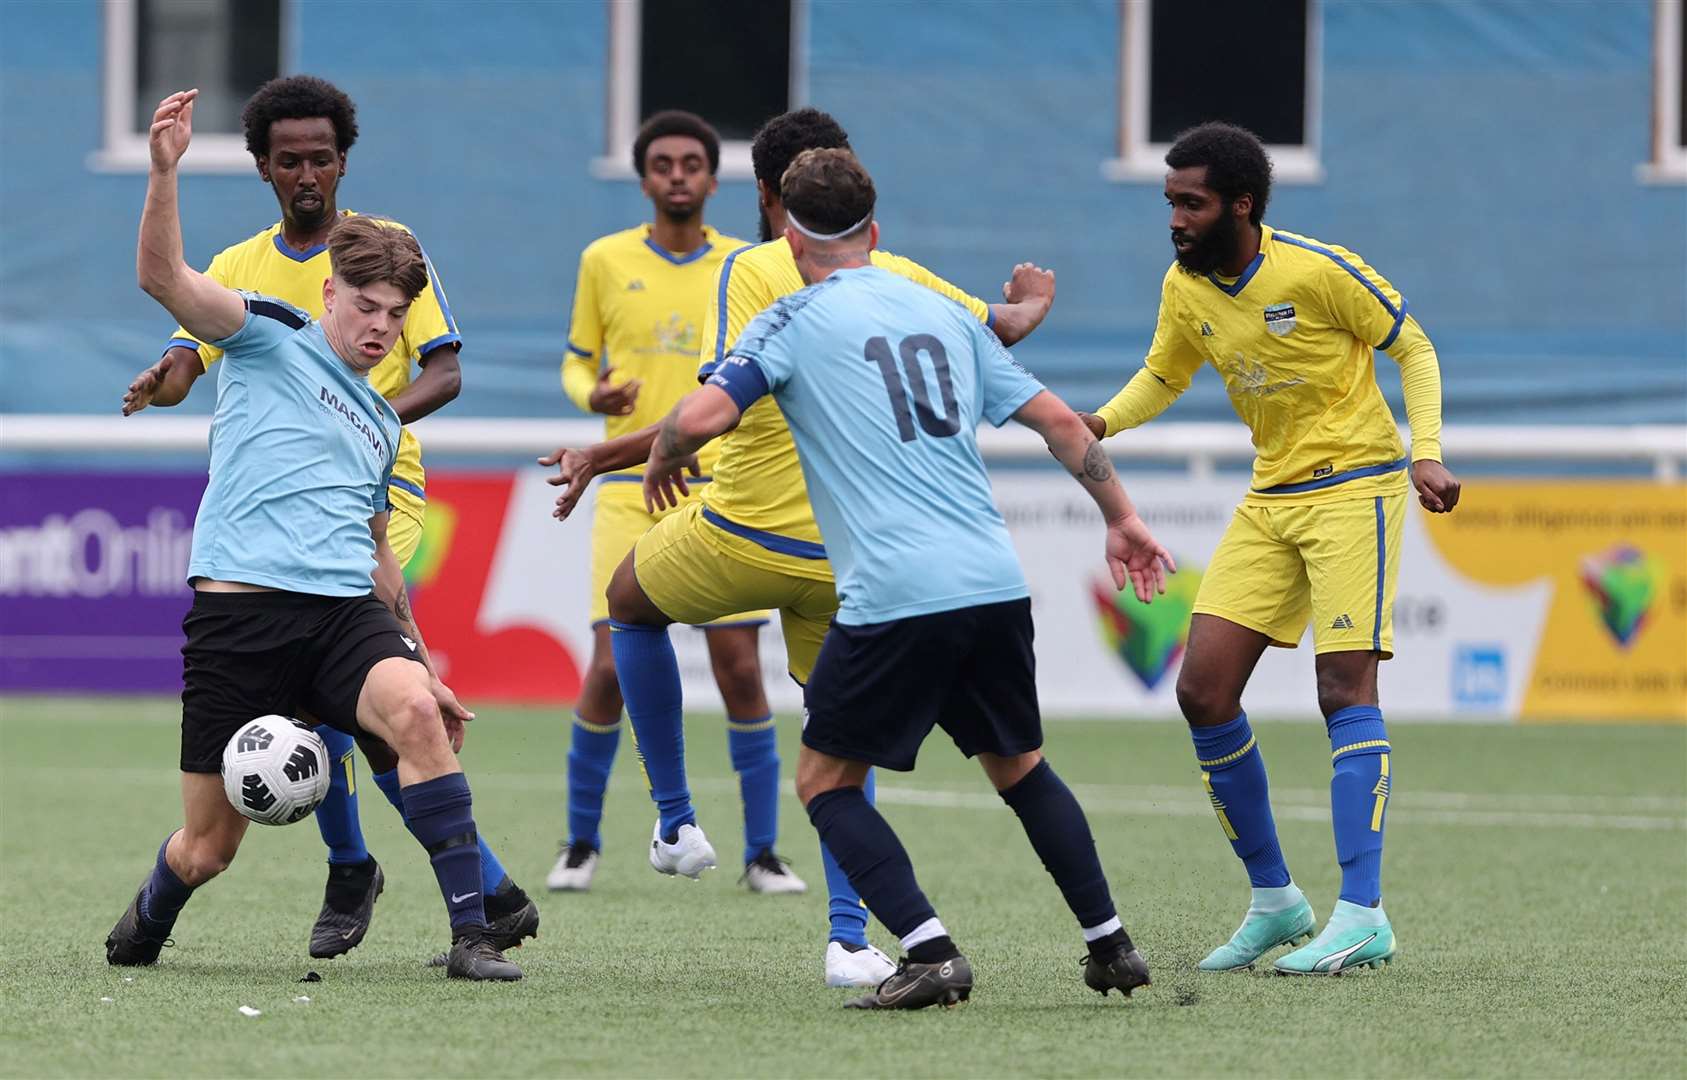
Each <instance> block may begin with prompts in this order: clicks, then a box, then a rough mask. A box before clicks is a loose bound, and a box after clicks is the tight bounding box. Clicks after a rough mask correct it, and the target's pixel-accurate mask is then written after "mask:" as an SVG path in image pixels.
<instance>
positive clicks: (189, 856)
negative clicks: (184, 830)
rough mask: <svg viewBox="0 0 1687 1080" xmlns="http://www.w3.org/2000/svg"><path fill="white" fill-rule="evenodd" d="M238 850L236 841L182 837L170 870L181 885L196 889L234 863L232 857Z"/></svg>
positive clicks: (238, 845)
mask: <svg viewBox="0 0 1687 1080" xmlns="http://www.w3.org/2000/svg"><path fill="white" fill-rule="evenodd" d="M239 849H240V842H239V840H238V839H235V840H232V841H231V840H230V839H229V838H227V837H222V836H218V835H215V834H212V835H208V836H184V837H183V838H182V844H181V848H180V850H179V851H178V852H177V857H178V859H179V860H180V865H179V866H178V865H176V860H171V866H170V869H171V870H172V871H174V872H175V875H176V876H177V877H179V878H181V879H182V884H184V885H187V886H189V887H193V888H197V887H198V886H200V885H203V884H205V883H206V882H207V881H210V880H211V879H212V878H214V877H216V876H217V875H218V874H220V873H222V872H223V871H224V870H227V869H228V868H229V864H230V863H232V862H234V855H235V852H237V851H238V850H239Z"/></svg>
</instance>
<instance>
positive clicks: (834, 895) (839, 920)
mask: <svg viewBox="0 0 1687 1080" xmlns="http://www.w3.org/2000/svg"><path fill="white" fill-rule="evenodd" d="M876 772H877V770H875V769H868V770H867V783H866V785H865V786H864V787H863V788H862V789H861V791H862V794H864V795H865V796H866V797H867V801H868V802H869V803H871V802H876V801H877V799H876V797H875V796H876V795H877V793H878V780H877V778H876V777H875V775H874V774H875V773H876ZM820 868H821V870H822V871H824V872H825V874H826V893H827V896H828V897H829V899H828V901H827V909H826V910H827V918H828V919H829V920H830V922H831V932H830V933H829V934H828V935H827V940H829V941H841V942H843V943H844V944H845V945H860V946H865V945H866V944H867V905H866V904H863V903H862V902H861V894H860V893H857V892H856V891H855V886H853V885H851V884H850V883H849V875H848V874H846V873H844V872H843V867H841V866H839V865H838V860H836V859H834V858H833V857H832V849H831V848H829V847H827V846H826V841H825V840H824V839H822V840H821V841H820Z"/></svg>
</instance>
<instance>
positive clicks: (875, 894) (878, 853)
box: [808, 787, 937, 938]
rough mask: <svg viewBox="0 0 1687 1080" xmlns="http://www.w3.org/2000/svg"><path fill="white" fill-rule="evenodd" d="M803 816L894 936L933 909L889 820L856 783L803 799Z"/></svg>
mask: <svg viewBox="0 0 1687 1080" xmlns="http://www.w3.org/2000/svg"><path fill="white" fill-rule="evenodd" d="M808 819H809V820H810V821H811V822H813V823H814V828H815V830H816V831H818V832H819V833H820V841H821V843H823V844H825V845H826V846H827V848H829V849H830V850H831V852H832V855H833V857H834V858H836V859H837V861H838V865H839V866H840V867H842V868H843V872H844V873H845V874H846V875H848V877H849V883H850V884H851V885H853V886H854V887H855V890H856V891H857V892H859V893H860V894H861V898H862V899H863V900H865V901H866V902H867V908H868V910H870V911H872V913H873V915H874V917H875V918H877V919H878V920H879V921H880V922H881V923H884V924H885V927H886V928H887V929H888V930H890V932H891V933H893V934H895V935H896V936H897V937H898V938H901V937H904V936H906V935H908V934H910V933H912V932H913V930H914V929H915V928H916V927H918V926H919V925H920V924H921V923H924V922H925V921H926V920H928V919H930V920H936V918H937V912H935V911H934V910H932V906H931V902H930V901H929V900H927V899H926V896H925V893H923V892H921V891H920V885H919V882H917V881H915V880H914V865H913V863H911V862H909V861H908V852H907V851H905V850H903V847H902V841H900V840H898V839H897V838H896V833H895V831H893V830H892V829H891V827H890V823H889V822H888V821H886V820H885V819H884V818H883V817H881V816H880V814H879V812H878V811H877V810H875V809H873V804H872V803H870V802H868V801H867V796H866V794H865V793H863V792H862V790H861V789H860V788H853V787H844V788H834V789H833V790H831V791H825V792H822V793H820V794H819V795H816V796H815V797H814V798H813V799H810V800H809V803H808Z"/></svg>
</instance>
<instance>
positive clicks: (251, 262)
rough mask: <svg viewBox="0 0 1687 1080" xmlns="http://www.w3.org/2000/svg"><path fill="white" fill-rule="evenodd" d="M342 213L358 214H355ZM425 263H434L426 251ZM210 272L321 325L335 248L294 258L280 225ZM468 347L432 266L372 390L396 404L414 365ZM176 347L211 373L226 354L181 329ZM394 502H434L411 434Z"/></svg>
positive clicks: (372, 379) (227, 253) (372, 375)
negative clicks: (444, 349) (437, 352)
mask: <svg viewBox="0 0 1687 1080" xmlns="http://www.w3.org/2000/svg"><path fill="white" fill-rule="evenodd" d="M342 212H343V213H346V214H350V213H352V211H350V210H346V211H342ZM399 227H400V228H403V226H399ZM422 258H423V259H427V254H426V252H424V253H423V255H422ZM205 273H206V276H208V277H210V278H211V279H212V280H213V281H216V282H218V283H219V284H222V285H226V286H228V287H229V288H231V289H246V290H249V291H251V292H258V293H263V294H264V295H265V296H273V297H275V298H276V299H277V300H285V301H287V302H288V303H289V304H292V305H293V306H294V307H296V308H300V309H302V310H304V311H306V312H309V313H310V315H311V316H312V317H313V318H318V319H320V318H321V317H322V283H323V282H324V281H327V280H328V277H329V275H330V274H331V273H332V266H331V265H330V263H329V258H328V245H326V244H321V245H319V246H317V247H314V248H311V249H310V250H308V251H294V250H293V249H292V248H290V247H288V246H287V245H286V244H285V243H284V242H283V241H282V239H281V223H280V222H277V223H275V224H274V225H271V226H270V227H269V228H267V229H265V230H264V231H263V232H260V233H258V234H257V235H256V236H253V237H251V238H250V239H248V240H244V241H242V242H240V243H238V244H235V245H234V246H232V247H226V248H224V249H223V250H221V251H219V252H218V253H217V255H216V257H215V258H213V259H212V260H211V265H210V267H209V268H208V269H207V270H206V271H205ZM462 340H463V339H462V337H461V336H460V335H459V334H458V333H457V323H456V321H455V320H454V319H452V317H451V306H450V304H449V303H447V301H446V299H445V289H444V287H443V286H442V285H440V283H439V275H437V274H435V273H434V269H433V262H432V261H431V260H429V261H428V284H427V286H426V287H425V288H423V289H422V293H421V295H420V296H418V297H416V299H415V301H414V302H413V303H412V304H411V305H410V313H409V315H407V316H406V317H405V319H404V330H403V331H402V332H401V333H400V334H399V335H398V340H397V341H395V342H394V343H393V347H392V351H391V352H389V353H387V355H386V356H384V357H382V358H381V362H380V363H379V364H376V365H375V367H374V368H373V369H372V370H371V371H370V372H369V383H370V385H372V386H373V387H374V388H375V389H376V390H377V391H379V392H380V394H381V396H382V397H384V398H388V399H391V398H393V397H396V396H397V395H398V393H399V392H400V391H402V390H403V389H404V388H405V387H407V386H409V385H410V366H411V365H412V364H414V363H416V362H417V361H419V360H420V359H421V358H422V357H423V356H425V355H427V354H428V353H429V352H431V351H432V350H434V349H437V348H439V347H440V346H442V345H450V346H452V347H460V346H461V344H462ZM170 345H180V346H183V347H185V348H189V349H194V350H196V351H197V352H198V353H199V358H200V360H201V361H202V362H203V363H204V364H205V366H206V368H207V369H208V368H210V366H211V365H212V364H213V363H215V362H216V361H217V360H218V359H219V358H220V357H221V356H222V355H223V352H222V350H221V349H219V348H217V347H216V346H214V345H207V344H206V343H205V342H203V341H200V340H199V339H198V338H195V337H194V336H193V335H192V334H190V333H188V332H187V331H186V330H184V329H182V328H181V327H179V326H178V327H177V328H176V332H175V333H174V334H172V335H171V336H170ZM389 495H390V496H391V497H392V498H393V500H394V501H396V502H408V503H409V504H410V505H411V506H412V508H415V509H417V510H419V509H420V506H419V504H420V503H422V502H424V501H425V500H426V499H427V474H426V473H424V472H423V471H422V444H421V443H420V442H419V441H417V439H416V436H415V435H413V434H411V432H410V429H409V428H408V427H407V428H405V429H404V431H403V434H402V435H401V436H400V438H399V441H398V464H397V465H396V466H394V468H393V473H392V488H391V491H390V492H389Z"/></svg>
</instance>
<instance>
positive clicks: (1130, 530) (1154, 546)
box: [1107, 514, 1177, 604]
mask: <svg viewBox="0 0 1687 1080" xmlns="http://www.w3.org/2000/svg"><path fill="white" fill-rule="evenodd" d="M1107 569H1108V570H1109V571H1111V572H1112V574H1113V587H1114V588H1116V589H1119V590H1121V591H1122V590H1123V589H1124V587H1125V582H1126V581H1129V582H1130V585H1131V589H1132V591H1134V592H1135V593H1136V598H1137V599H1138V600H1141V601H1142V602H1143V603H1145V604H1148V603H1152V602H1153V600H1154V596H1155V594H1157V593H1163V592H1165V591H1166V575H1167V574H1175V573H1177V563H1176V561H1174V560H1173V559H1172V556H1171V552H1169V551H1167V550H1166V549H1165V548H1163V547H1161V546H1160V542H1159V541H1158V540H1156V539H1154V534H1153V533H1151V532H1149V531H1148V526H1147V525H1146V524H1144V523H1143V520H1142V519H1141V518H1139V517H1137V516H1136V515H1135V514H1128V515H1126V516H1125V517H1122V518H1119V519H1118V520H1116V521H1109V522H1108V523H1107Z"/></svg>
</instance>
